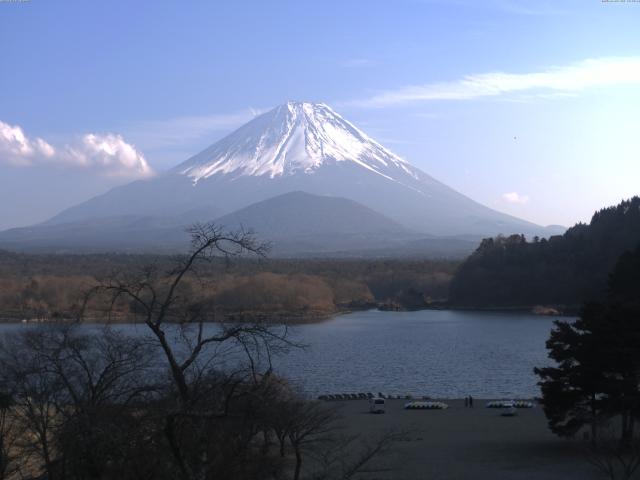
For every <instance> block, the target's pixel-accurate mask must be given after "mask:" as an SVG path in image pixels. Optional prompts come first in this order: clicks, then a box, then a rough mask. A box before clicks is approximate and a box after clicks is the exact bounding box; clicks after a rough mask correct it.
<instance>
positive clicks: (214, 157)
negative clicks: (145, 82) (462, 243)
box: [48, 102, 545, 236]
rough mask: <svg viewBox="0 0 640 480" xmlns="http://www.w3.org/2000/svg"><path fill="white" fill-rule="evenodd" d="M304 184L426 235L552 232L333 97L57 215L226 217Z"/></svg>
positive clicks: (266, 119) (264, 119)
mask: <svg viewBox="0 0 640 480" xmlns="http://www.w3.org/2000/svg"><path fill="white" fill-rule="evenodd" d="M294 191H300V192H306V193H309V194H314V195H321V196H332V197H341V198H345V199H349V200H353V201H355V202H358V203H360V204H362V205H364V206H365V207H368V208H370V209H372V210H374V211H376V212H378V213H380V214H382V215H384V216H386V217H388V218H389V219H391V220H393V221H395V222H398V223H399V224H401V225H402V226H403V227H406V228H409V229H411V230H413V231H416V232H421V233H425V234H434V235H467V234H469V235H475V236H488V235H496V234H499V233H502V234H511V233H525V234H533V235H544V234H545V233H544V229H543V228H542V227H540V226H538V225H535V224H532V223H530V222H527V221H524V220H521V219H518V218H515V217H512V216H510V215H506V214H504V213H501V212H498V211H496V210H492V209H490V208H488V207H486V206H484V205H481V204H479V203H478V202H475V201H473V200H472V199H470V198H469V197H467V196H465V195H463V194H461V193H459V192H457V191H455V190H453V189H452V188H450V187H448V186H447V185H445V184H443V183H441V182H439V181H437V180H436V179H434V178H433V177H431V176H429V175H428V174H426V173H425V172H423V171H422V170H420V169H418V168H416V167H414V166H413V165H411V164H410V163H409V162H407V161H406V160H403V159H402V158H400V157H399V156H397V155H395V154H394V153H392V152H390V151H389V150H387V149H386V148H384V147H383V146H382V145H380V144H379V143H377V142H376V141H374V140H373V139H371V138H370V137H369V136H367V135H366V134H365V133H363V132H362V131H361V130H359V129H358V128H356V127H355V126H354V125H353V124H351V123H350V122H348V121H347V120H345V119H344V118H342V117H341V116H340V115H338V114H337V113H336V112H334V111H333V110H331V109H330V108H329V107H328V106H327V105H324V104H321V103H319V104H314V103H303V102H302V103H301V102H288V103H286V104H284V105H281V106H279V107H276V108H274V109H273V110H270V111H268V112H266V113H264V114H262V115H260V116H258V117H256V118H254V119H253V120H251V121H250V122H248V123H247V124H245V125H244V126H242V127H240V128H238V129H237V130H235V131H234V132H232V133H230V134H229V135H227V136H226V137H224V138H223V139H221V140H219V141H218V142H216V143H214V144H213V145H211V146H210V147H209V148H207V149H205V150H204V151H202V152H200V153H198V154H197V155H195V156H193V157H191V158H190V159H188V160H186V161H185V162H183V163H181V164H180V165H178V166H177V167H175V168H173V169H172V170H170V171H168V172H166V173H165V174H163V175H159V176H157V177H155V178H152V179H148V180H144V181H137V182H133V183H130V184H128V185H123V186H121V187H117V188H114V189H113V190H111V191H109V192H107V193H105V194H103V195H100V196H97V197H94V198H93V199H91V200H88V201H87V202H84V203H82V204H80V205H77V206H75V207H72V208H69V209H67V210H66V211H63V212H61V213H60V214H59V215H57V216H56V217H54V218H53V219H51V220H50V221H49V222H48V223H49V224H56V223H58V224H59V223H65V222H75V221H79V220H86V219H94V218H99V217H105V218H106V217H110V216H122V215H142V216H154V217H163V216H170V215H173V216H181V215H182V214H183V212H187V211H191V212H194V211H195V212H199V211H209V210H210V209H214V210H216V211H218V212H220V214H221V215H224V214H228V213H231V212H234V211H236V210H238V209H241V208H244V207H247V206H248V205H250V204H253V203H257V202H262V201H264V200H266V199H269V198H272V197H276V196H278V195H283V194H286V193H289V192H294ZM202 220H211V218H204V217H203V218H202Z"/></svg>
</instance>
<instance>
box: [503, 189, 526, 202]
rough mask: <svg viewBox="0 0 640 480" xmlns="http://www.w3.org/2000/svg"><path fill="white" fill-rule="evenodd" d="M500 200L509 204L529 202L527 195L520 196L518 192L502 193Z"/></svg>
mask: <svg viewBox="0 0 640 480" xmlns="http://www.w3.org/2000/svg"><path fill="white" fill-rule="evenodd" d="M502 199H503V200H505V201H506V202H509V203H519V204H524V203H528V202H529V197H528V196H527V195H521V194H519V193H518V192H509V193H503V194H502Z"/></svg>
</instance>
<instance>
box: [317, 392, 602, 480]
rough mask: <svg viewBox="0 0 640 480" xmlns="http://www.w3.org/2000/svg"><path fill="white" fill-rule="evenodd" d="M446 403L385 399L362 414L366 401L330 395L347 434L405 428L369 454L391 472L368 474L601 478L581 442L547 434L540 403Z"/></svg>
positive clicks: (509, 479) (508, 479) (432, 479)
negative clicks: (388, 446)
mask: <svg viewBox="0 0 640 480" xmlns="http://www.w3.org/2000/svg"><path fill="white" fill-rule="evenodd" d="M442 401H444V402H445V403H447V404H448V405H449V408H448V409H446V410H405V409H404V408H403V407H404V404H405V403H406V402H407V401H406V400H387V405H386V413H384V414H371V413H368V402H367V401H366V400H351V401H342V402H328V403H330V404H336V405H339V406H340V412H341V415H342V419H341V421H340V423H341V424H342V425H344V429H345V433H347V434H359V435H361V436H362V438H364V439H367V438H369V439H374V438H376V437H377V436H378V435H380V434H383V433H384V432H386V431H389V430H393V429H395V430H402V431H406V432H407V433H406V435H403V436H402V437H403V438H402V440H401V441H399V442H397V443H396V444H395V446H394V447H393V449H392V450H391V451H390V452H389V453H387V454H385V456H383V457H380V458H378V459H377V460H376V461H375V466H376V467H382V468H388V469H389V471H385V472H376V473H371V474H368V475H366V476H365V477H363V478H368V479H373V478H375V479H405V480H414V479H415V480H421V479H429V480H440V479H442V480H467V479H468V480H472V479H473V480H479V479H491V480H503V479H504V480H534V479H535V480H537V479H545V480H546V479H548V480H556V479H557V480H574V479H575V480H590V479H598V478H602V477H600V476H599V475H598V474H597V472H596V471H595V469H594V467H592V466H591V465H590V464H589V463H588V462H587V459H586V455H585V449H586V447H587V445H586V444H585V442H584V441H578V440H565V439H561V438H558V437H557V436H555V435H554V434H553V433H551V432H550V431H549V429H548V427H547V421H546V418H545V416H544V412H543V411H542V408H541V407H540V406H538V405H536V407H535V408H533V409H519V410H518V411H517V415H516V416H515V417H503V416H501V415H500V413H501V412H502V411H503V410H501V409H490V408H485V405H486V403H487V401H488V400H486V399H485V400H481V399H474V408H466V407H465V406H464V400H462V399H459V400H442Z"/></svg>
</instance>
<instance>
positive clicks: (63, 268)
mask: <svg viewBox="0 0 640 480" xmlns="http://www.w3.org/2000/svg"><path fill="white" fill-rule="evenodd" d="M174 261H175V257H172V256H154V255H125V254H96V255H32V254H20V253H13V252H6V251H0V319H3V320H16V319H23V318H25V319H33V318H42V319H49V318H57V317H70V316H73V315H74V314H75V312H77V310H78V308H79V306H80V305H81V303H82V298H83V293H84V292H86V291H87V290H88V289H90V288H91V287H92V286H94V285H96V284H97V283H98V282H99V281H104V280H105V279H107V278H109V277H110V276H113V275H115V274H125V275H126V274H128V273H131V274H135V273H136V272H139V271H140V270H141V269H143V268H145V267H147V266H150V265H152V266H154V267H155V268H157V269H158V270H160V271H163V270H164V271H168V270H170V269H171V268H172V266H173V264H174ZM458 264H459V262H454V261H430V260H308V259H306V260H284V259H269V258H266V259H263V258H260V259H248V258H236V259H232V260H230V261H226V260H225V259H222V258H219V259H214V260H213V261H212V262H210V263H205V264H202V265H200V267H199V269H198V276H197V278H196V277H194V278H190V279H189V280H188V281H187V282H186V284H185V288H191V292H186V293H187V294H188V295H198V296H204V297H206V298H203V300H207V301H208V302H209V304H211V305H213V306H215V309H216V310H217V311H218V312H219V313H220V315H221V318H223V317H227V318H228V317H230V318H238V317H240V316H258V317H263V318H266V319H269V318H272V319H274V320H287V319H293V320H298V321H305V320H310V319H314V318H318V317H323V316H327V315H331V314H333V313H337V312H343V311H349V310H358V309H366V308H376V307H377V308H383V309H417V308H425V307H426V306H428V305H429V304H430V303H431V302H437V301H442V300H444V299H446V297H447V294H448V289H449V283H450V281H451V278H452V277H453V273H454V272H455V270H456V268H457V266H458ZM196 283H197V284H196ZM121 313H122V318H126V316H127V310H126V306H124V307H123V309H122V311H121Z"/></svg>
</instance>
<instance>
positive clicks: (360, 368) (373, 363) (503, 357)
mask: <svg viewBox="0 0 640 480" xmlns="http://www.w3.org/2000/svg"><path fill="white" fill-rule="evenodd" d="M552 321H553V318H552V317H541V316H536V315H532V314H528V313H513V312H509V313H503V312H499V313H496V312H471V311H447V310H444V311H441V310H422V311H416V312H383V311H374V310H372V311H366V312H356V313H350V314H346V315H339V316H337V317H335V318H333V319H331V320H327V321H324V322H321V323H315V324H305V325H300V326H296V327H295V328H294V329H293V332H292V335H293V338H294V339H295V340H297V341H299V342H301V343H304V344H306V345H307V348H305V349H304V350H297V349H296V350H293V351H291V352H290V353H289V354H287V355H285V356H281V357H277V358H275V359H274V367H275V370H276V372H278V373H280V374H282V375H284V376H285V377H287V378H288V379H289V380H290V381H291V382H293V383H295V384H296V385H298V387H299V388H300V389H301V390H303V391H304V392H306V393H308V394H309V395H312V396H316V395H318V394H323V393H358V392H374V393H377V392H383V393H385V394H401V395H404V394H412V395H429V396H432V397H440V398H460V397H464V396H466V395H473V396H474V397H476V398H500V397H505V398H516V397H522V398H530V397H533V396H537V395H539V389H538V387H537V385H536V382H537V378H536V376H535V375H534V374H533V367H535V366H544V365H548V364H549V363H550V360H549V359H548V358H547V352H546V349H545V341H546V340H547V338H548V336H549V332H550V330H551V328H552ZM20 328H25V326H24V325H22V324H9V325H7V324H5V325H0V331H10V330H15V329H20ZM26 328H29V326H27V327H26ZM119 328H125V329H127V330H130V331H131V332H132V333H133V332H137V333H141V332H146V330H145V327H143V326H140V325H125V326H119Z"/></svg>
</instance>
